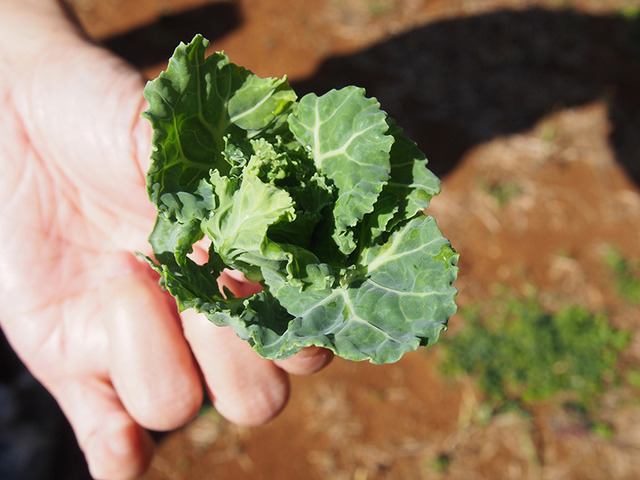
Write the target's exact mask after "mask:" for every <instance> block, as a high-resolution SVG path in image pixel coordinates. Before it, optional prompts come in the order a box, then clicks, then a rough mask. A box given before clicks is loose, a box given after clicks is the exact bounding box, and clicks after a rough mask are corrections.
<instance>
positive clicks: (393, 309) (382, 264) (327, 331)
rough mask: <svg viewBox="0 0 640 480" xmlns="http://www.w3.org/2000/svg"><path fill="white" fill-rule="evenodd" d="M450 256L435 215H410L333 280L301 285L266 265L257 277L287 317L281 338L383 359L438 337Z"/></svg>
mask: <svg viewBox="0 0 640 480" xmlns="http://www.w3.org/2000/svg"><path fill="white" fill-rule="evenodd" d="M457 260H458V255H457V254H456V253H455V252H454V251H453V250H452V249H451V246H450V244H449V242H448V240H446V239H445V238H444V237H442V234H441V233H440V230H439V229H438V227H437V225H436V223H435V220H434V219H433V218H432V217H426V216H418V217H416V218H414V219H413V220H411V221H410V222H409V223H407V224H406V225H404V226H403V227H401V228H400V229H399V230H398V231H396V232H395V233H394V234H393V235H392V236H391V237H390V239H389V241H388V242H387V243H385V244H384V245H381V246H376V247H373V248H370V249H367V250H366V251H365V252H363V256H362V265H363V266H362V267H361V269H363V270H364V271H362V272H360V271H359V270H358V269H355V270H351V271H347V272H345V273H344V275H343V278H342V282H340V283H338V284H337V285H334V286H333V287H331V286H328V287H327V288H325V289H313V290H312V289H308V290H303V289H301V288H298V287H295V286H293V285H291V284H290V283H287V281H286V278H284V277H283V276H282V275H277V274H273V272H268V273H266V274H265V282H266V284H267V285H268V287H269V291H270V292H271V293H272V294H273V295H274V296H275V297H276V298H277V299H278V300H279V302H280V304H281V305H282V306H284V307H285V308H286V309H287V311H288V312H289V313H291V314H292V315H293V316H295V319H294V320H293V321H292V322H291V324H290V326H289V329H288V330H287V332H285V334H284V335H285V336H289V337H290V338H289V341H288V344H289V345H291V343H297V344H298V345H299V346H300V348H302V347H304V346H309V345H317V346H322V347H325V348H329V349H331V350H333V351H334V352H335V353H336V354H338V355H340V356H341V357H344V358H347V359H351V360H364V359H368V360H370V361H371V362H373V363H387V362H395V361H396V360H398V359H399V358H400V357H401V356H402V355H403V354H404V353H405V352H407V351H411V350H415V349H416V348H418V346H420V345H432V344H433V343H435V341H436V340H437V339H438V336H439V334H440V332H441V330H442V329H443V328H445V326H446V324H447V320H448V319H449V317H450V316H452V315H453V314H454V313H455V310H456V306H455V302H454V298H455V296H456V293H457V291H456V289H455V288H454V287H453V286H452V285H451V284H452V283H453V281H454V280H455V278H456V275H457V267H456V263H457ZM258 352H259V353H260V350H258ZM264 353H266V354H268V355H270V354H272V353H273V352H271V351H267V352H264Z"/></svg>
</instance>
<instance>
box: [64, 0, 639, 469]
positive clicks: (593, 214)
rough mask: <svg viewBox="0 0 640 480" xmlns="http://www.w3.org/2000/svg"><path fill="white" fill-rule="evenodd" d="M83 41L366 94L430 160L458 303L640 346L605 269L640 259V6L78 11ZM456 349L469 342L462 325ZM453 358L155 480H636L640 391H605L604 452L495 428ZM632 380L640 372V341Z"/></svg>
mask: <svg viewBox="0 0 640 480" xmlns="http://www.w3.org/2000/svg"><path fill="white" fill-rule="evenodd" d="M69 3H70V4H71V5H72V7H73V8H74V10H75V12H76V14H77V16H78V18H79V20H80V21H81V22H82V24H83V25H84V27H85V28H86V30H87V32H88V33H89V35H90V36H91V37H93V38H94V39H96V40H97V41H99V42H102V43H104V44H105V45H106V46H108V47H109V48H111V49H113V50H114V51H116V52H118V53H119V54H121V55H123V56H124V57H125V58H127V59H129V60H130V61H131V62H132V63H134V64H135V65H137V66H138V67H140V68H142V69H143V70H144V72H145V73H146V74H147V75H148V76H149V77H153V76H155V75H156V74H157V73H158V72H159V71H160V70H161V69H162V68H163V67H164V62H165V61H166V59H167V58H168V57H169V56H170V54H171V53H172V50H173V48H174V47H175V45H177V43H178V42H179V41H188V40H190V39H191V37H192V36H193V35H194V34H195V33H198V32H200V33H203V34H204V35H205V36H207V37H208V38H210V39H211V40H212V46H213V47H212V48H213V49H216V50H225V52H226V53H227V54H228V55H229V56H230V57H231V59H232V61H234V62H235V63H238V64H242V65H244V66H246V67H248V68H250V69H251V70H253V71H254V72H255V73H257V74H259V75H262V76H266V75H272V76H282V75H285V74H286V75H287V76H288V78H289V80H290V81H291V82H292V84H293V85H294V88H296V90H298V91H299V92H301V93H303V92H305V91H316V92H318V93H323V92H324V91H326V90H328V89H330V88H333V87H339V86H342V85H346V84H358V85H362V86H364V87H366V88H367V91H368V93H369V94H371V95H374V96H376V97H377V98H378V99H379V100H380V102H381V104H382V105H383V107H384V108H385V109H387V110H388V111H389V113H390V114H391V115H392V116H393V117H394V118H395V119H396V120H397V122H398V124H399V125H401V126H403V127H404V128H405V130H406V131H407V133H408V134H409V135H410V136H411V137H412V138H414V139H415V140H416V141H417V142H418V143H419V145H420V146H421V147H422V149H423V150H424V151H425V152H426V153H427V156H428V157H429V159H430V162H431V165H432V167H433V169H434V171H436V173H437V174H438V175H439V176H440V177H441V179H442V181H443V182H442V193H441V194H440V195H439V196H438V197H437V198H436V199H434V201H433V204H432V206H431V207H429V211H428V213H429V214H432V215H434V216H435V217H436V219H437V220H438V223H439V225H440V227H441V229H442V230H443V233H444V234H445V236H447V237H448V238H450V239H451V241H452V244H453V245H454V247H455V248H456V250H457V251H458V252H459V253H460V255H461V259H460V275H459V279H458V281H457V283H456V286H457V287H458V289H459V296H458V300H459V305H460V307H461V308H462V309H464V307H467V306H471V305H474V304H476V303H477V302H482V301H485V300H487V299H489V298H491V297H492V295H494V294H495V292H496V291H499V290H501V289H505V288H507V289H509V290H510V291H511V292H514V294H519V295H527V296H531V295H535V296H537V297H538V299H539V301H540V302H541V303H542V304H543V305H544V306H545V307H546V308H548V309H550V310H554V309H557V308H558V307H559V306H561V305H566V304H578V305H582V306H585V307H587V308H589V309H590V310H591V311H594V312H605V313H606V314H607V316H608V318H609V320H610V322H611V323H612V324H613V325H614V326H615V327H617V328H624V329H627V330H629V331H630V332H632V333H635V332H639V331H640V307H639V306H638V305H634V304H632V303H630V302H628V301H626V300H624V299H623V298H621V297H620V296H619V295H618V294H617V292H616V287H615V284H616V278H615V277H614V275H613V274H612V272H611V271H610V270H609V269H608V268H607V267H606V266H605V264H604V262H603V254H604V252H605V250H606V249H607V248H609V247H612V246H613V247H615V248H616V249H618V250H619V251H620V252H621V253H622V254H623V255H624V256H625V257H626V258H628V259H632V260H637V259H640V241H639V240H640V188H639V185H640V133H639V132H640V16H639V15H638V13H640V1H633V2H632V1H622V0H619V1H615V0H581V1H578V0H576V1H561V0H548V1H533V0H509V1H507V0H484V1H481V0H325V1H318V2H311V1H294V2H282V1H281V0H239V1H213V2H206V1H203V0H139V1H137V2H127V1H125V0H100V1H97V0H73V1H70V2H69ZM450 327H451V328H450V329H449V331H448V332H447V333H445V335H455V332H456V331H457V330H459V329H461V328H464V318H463V316H462V315H460V314H458V315H456V316H454V317H453V318H452V319H451V320H450ZM441 348H443V347H442V346H439V345H437V346H435V347H432V348H430V349H429V350H426V349H421V350H419V351H417V352H414V353H411V354H408V355H406V356H405V357H404V358H403V359H402V360H401V361H399V362H398V363H396V364H393V365H386V366H373V365H370V364H365V363H352V362H347V361H343V360H340V359H336V360H335V361H334V362H333V363H332V364H331V365H330V366H329V367H327V368H326V369H325V370H323V371H322V372H320V373H318V374H315V375H313V376H309V377H295V378H292V379H291V383H292V394H291V399H290V403H289V406H288V408H287V409H286V410H285V411H284V412H283V413H282V414H281V415H280V416H279V417H278V418H277V419H275V420H274V421H272V422H271V423H269V424H268V425H265V426H261V427H257V428H242V427H238V426H234V425H231V424H229V423H228V422H226V421H225V420H224V419H222V418H220V417H219V416H218V415H217V414H216V412H215V411H214V410H213V409H211V408H208V409H204V410H203V413H202V414H201V415H200V416H199V417H198V418H197V419H196V420H194V421H193V422H192V423H191V424H189V425H187V426H186V427H184V428H183V429H181V430H179V431H176V432H171V433H169V434H165V435H162V436H161V438H160V446H159V450H158V454H157V456H156V458H155V459H154V461H153V464H152V467H151V469H150V471H149V472H148V474H146V475H145V477H144V478H145V479H146V480H169V479H171V480H173V479H195V478H197V479H207V478H212V479H213V478H216V479H249V478H250V479H253V480H258V479H270V480H271V479H280V480H284V479H294V478H306V479H335V480H341V479H345V480H347V479H354V480H365V479H367V480H372V479H416V478H421V479H431V478H434V479H465V480H469V479H510V478H514V479H516V478H517V479H556V478H558V479H560V478H562V479H590V478H593V479H633V478H638V475H640V473H639V472H640V406H639V404H638V398H637V391H635V392H630V391H626V390H625V389H624V388H622V387H620V388H616V389H614V390H612V391H611V392H607V394H606V395H605V398H604V406H603V408H602V409H601V411H600V412H599V414H598V415H599V418H600V420H601V421H602V422H604V423H606V424H608V425H610V426H611V429H612V430H611V435H608V436H603V435H599V434H598V433H597V432H595V431H594V430H593V429H589V428H586V427H585V426H584V425H581V424H579V423H578V424H576V423H575V422H572V421H571V419H570V418H567V416H566V415H565V414H564V413H563V412H562V410H560V409H558V408H557V405H555V404H554V403H553V402H547V403H545V404H539V405H537V406H536V408H535V410H534V413H533V415H532V417H525V416H523V415H519V414H516V413H507V414H501V415H496V416H492V417H488V418H487V417H486V415H485V416H483V408H484V407H483V402H482V394H481V392H480V391H479V390H478V389H477V388H476V386H475V385H474V383H473V381H472V380H471V379H458V380H455V381H454V380H452V379H450V378H446V377H444V376H443V375H442V374H441V373H440V372H439V370H438V360H439V358H440V356H441ZM623 361H624V362H626V363H627V364H635V363H637V362H640V336H638V335H634V336H633V337H632V340H631V343H630V345H629V347H628V348H627V349H626V350H625V353H624V357H623Z"/></svg>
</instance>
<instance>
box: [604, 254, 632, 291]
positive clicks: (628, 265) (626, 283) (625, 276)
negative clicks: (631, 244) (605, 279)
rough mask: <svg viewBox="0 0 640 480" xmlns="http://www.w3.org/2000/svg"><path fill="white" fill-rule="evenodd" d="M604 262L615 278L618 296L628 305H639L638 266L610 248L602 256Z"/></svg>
mask: <svg viewBox="0 0 640 480" xmlns="http://www.w3.org/2000/svg"><path fill="white" fill-rule="evenodd" d="M604 262H605V264H606V265H607V266H608V267H609V269H610V270H611V271H612V272H613V274H614V275H615V277H616V280H617V282H616V286H617V291H618V294H619V295H620V296H621V297H622V298H624V299H625V300H627V301H628V302H630V303H640V266H638V262H637V261H636V262H633V261H630V260H627V259H626V258H624V256H623V255H622V254H621V253H620V252H619V251H618V250H617V249H615V248H613V247H611V248H609V249H608V250H607V252H606V253H605V255H604Z"/></svg>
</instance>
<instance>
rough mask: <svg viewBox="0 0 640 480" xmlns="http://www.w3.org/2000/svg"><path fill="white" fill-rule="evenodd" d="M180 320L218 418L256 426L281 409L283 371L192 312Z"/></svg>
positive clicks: (284, 390) (284, 387)
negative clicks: (218, 415)
mask: <svg viewBox="0 0 640 480" xmlns="http://www.w3.org/2000/svg"><path fill="white" fill-rule="evenodd" d="M181 316H182V319H183V325H184V332H185V336H186V338H187V340H188V341H189V343H190V345H191V348H192V350H193V353H194V355H195V357H196V359H197V361H198V364H199V365H200V369H201V371H202V374H203V377H204V379H205V382H206V384H207V387H208V390H209V393H210V395H211V399H212V401H213V404H214V406H215V407H216V409H217V410H218V412H220V414H221V415H222V416H224V417H225V418H227V419H228V420H230V421H232V422H234V423H237V424H240V425H259V424H262V423H265V422H267V421H269V420H270V419H272V418H273V417H274V416H276V415H277V414H278V413H279V412H280V411H281V410H282V409H283V408H284V406H285V405H286V403H287V399H288V396H289V382H288V378H287V374H286V373H285V372H284V371H283V370H281V369H280V368H278V367H277V366H276V365H275V364H274V363H273V362H272V361H270V360H265V359H264V358H261V357H259V356H258V355H257V354H256V353H255V352H254V351H253V350H252V349H251V347H250V346H249V345H248V344H247V343H246V342H244V341H242V340H240V339H239V338H238V337H237V336H236V334H235V333H234V332H233V330H231V329H230V328H220V327H216V326H214V325H212V324H211V323H210V322H209V321H208V320H207V319H206V318H205V317H204V316H203V315H200V314H197V313H195V312H194V311H192V310H187V311H185V312H183V313H182V314H181Z"/></svg>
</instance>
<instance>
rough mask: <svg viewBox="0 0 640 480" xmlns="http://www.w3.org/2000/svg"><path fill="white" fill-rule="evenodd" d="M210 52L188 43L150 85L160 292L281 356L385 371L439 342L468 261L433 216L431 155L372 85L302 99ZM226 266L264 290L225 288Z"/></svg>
mask: <svg viewBox="0 0 640 480" xmlns="http://www.w3.org/2000/svg"><path fill="white" fill-rule="evenodd" d="M207 46H208V42H207V41H206V40H204V39H203V38H202V37H201V36H196V37H195V38H194V39H193V41H192V42H191V43H189V44H187V45H184V44H181V45H180V46H179V47H178V48H177V49H176V52H175V54H174V56H173V57H172V59H171V61H170V62H169V66H168V68H167V71H166V72H163V73H161V74H160V75H159V77H158V78H157V79H156V80H154V81H152V82H150V83H149V84H148V85H147V87H146V89H145V96H146V98H147V100H148V101H149V105H150V106H149V110H148V111H147V112H146V113H145V117H146V118H148V119H149V121H150V122H151V124H152V127H153V131H154V133H153V139H152V141H153V149H152V159H151V167H150V168H149V171H148V172H147V188H148V192H149V197H150V199H151V201H152V202H153V203H154V204H155V206H156V208H157V210H158V218H157V221H156V225H155V228H154V230H153V232H152V233H151V236H150V238H149V240H150V243H151V245H152V247H153V252H154V256H155V260H152V259H150V258H146V257H145V258H146V260H147V261H148V262H149V264H150V265H151V267H152V268H153V269H155V270H156V271H157V272H158V273H159V274H160V276H161V280H160V283H161V285H162V286H163V287H164V288H166V289H167V290H168V291H169V292H170V293H171V294H172V295H173V296H174V297H175V298H176V300H177V303H178V307H179V308H180V309H185V308H194V309H196V310H197V311H199V312H202V313H203V314H204V315H206V317H207V318H209V319H210V320H211V322H212V323H213V324H215V325H220V326H229V327H231V328H233V329H234V330H235V332H236V333H237V335H238V336H239V337H240V338H242V339H244V340H245V341H247V342H248V343H249V344H250V345H251V346H252V347H253V349H254V350H255V351H256V352H258V353H259V354H260V355H262V356H264V357H266V358H271V359H281V358H287V357H289V356H291V355H293V354H294V353H296V352H298V351H299V350H300V349H302V348H304V347H307V346H311V345H317V346H321V347H325V348H329V349H331V350H333V351H334V352H335V353H336V354H337V355H340V356H343V357H345V358H349V359H353V360H363V359H369V360H370V361H372V362H374V363H385V362H393V361H396V360H398V359H399V358H400V357H401V356H402V355H403V353H404V352H407V351H410V350H414V349H416V348H417V347H418V346H419V345H430V344H432V343H433V342H435V341H436V339H437V338H438V335H439V334H440V331H441V330H442V329H443V328H444V327H445V325H446V322H447V320H448V318H449V317H450V316H451V315H453V313H454V312H455V310H456V305H455V300H454V299H455V295H456V290H455V288H454V287H453V286H452V283H453V281H454V280H455V278H456V275H457V267H456V263H457V259H458V255H457V254H456V253H455V252H454V251H453V249H452V248H451V246H450V244H449V242H448V240H446V239H445V238H443V237H442V234H441V233H440V231H439V230H438V227H437V225H436V223H435V220H433V218H431V217H426V216H424V215H423V213H422V211H423V210H424V209H425V208H426V207H427V206H428V205H429V202H430V200H431V197H432V196H433V195H435V194H437V193H438V192H439V188H440V183H439V181H438V179H437V178H436V177H435V176H434V175H433V174H432V173H431V172H430V171H429V170H428V169H427V167H426V164H427V160H426V158H425V157H424V155H423V154H422V152H420V150H419V149H418V147H417V146H416V144H415V143H414V142H412V141H411V140H409V139H407V138H406V137H405V136H404V134H403V133H402V131H401V130H400V128H398V127H396V126H395V123H394V122H393V120H392V119H390V118H388V117H387V115H386V113H385V112H384V111H382V110H381V109H380V105H379V104H378V102H377V101H376V100H375V99H371V98H367V97H365V94H364V90H363V89H360V88H356V87H347V88H344V89H342V90H338V91H336V90H333V91H331V92H329V93H327V94H325V95H322V96H320V97H318V96H316V95H313V94H311V95H307V96H305V97H304V98H302V99H301V100H300V101H299V102H297V101H296V96H295V93H294V92H293V91H292V90H291V89H290V87H289V86H288V84H287V83H286V80H285V79H261V78H259V77H257V76H255V75H254V74H252V73H251V72H249V71H248V70H246V69H244V68H242V67H238V66H236V65H233V64H232V63H230V62H229V59H228V58H227V57H226V56H225V55H224V54H222V53H214V54H212V55H210V56H209V57H207V56H205V50H206V48H207ZM204 235H206V236H207V237H208V239H209V240H210V241H211V246H210V248H209V258H208V260H207V262H206V263H204V264H202V265H200V264H196V263H195V262H194V261H193V260H191V258H190V253H191V252H192V251H193V245H194V243H195V242H198V241H199V240H200V239H202V238H203V236H204ZM225 268H231V269H236V270H239V271H241V272H243V273H244V274H245V275H246V276H247V278H249V279H250V280H253V281H257V282H260V284H261V286H262V287H263V289H262V290H261V291H260V292H258V293H255V294H254V295H251V296H249V297H247V298H234V297H233V295H232V294H231V292H229V291H227V290H225V291H224V292H222V291H220V287H219V286H218V277H219V275H220V273H221V272H222V271H223V270H224V269H225Z"/></svg>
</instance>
